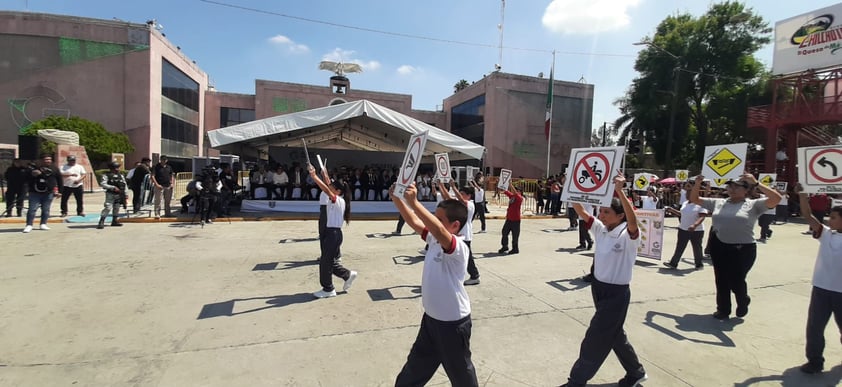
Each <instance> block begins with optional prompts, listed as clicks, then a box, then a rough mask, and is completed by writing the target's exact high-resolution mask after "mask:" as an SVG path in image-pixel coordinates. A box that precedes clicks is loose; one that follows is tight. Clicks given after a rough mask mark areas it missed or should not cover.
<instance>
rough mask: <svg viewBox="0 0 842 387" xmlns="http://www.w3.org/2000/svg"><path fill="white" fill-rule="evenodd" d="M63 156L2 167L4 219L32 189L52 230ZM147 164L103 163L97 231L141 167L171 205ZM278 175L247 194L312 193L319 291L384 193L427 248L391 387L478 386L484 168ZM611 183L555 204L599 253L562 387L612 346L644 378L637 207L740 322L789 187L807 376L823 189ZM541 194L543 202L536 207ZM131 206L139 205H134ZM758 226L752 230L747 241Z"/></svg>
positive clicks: (165, 181)
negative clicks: (448, 172) (458, 173)
mask: <svg viewBox="0 0 842 387" xmlns="http://www.w3.org/2000/svg"><path fill="white" fill-rule="evenodd" d="M66 161H67V163H66V164H65V165H63V166H62V167H60V168H56V167H55V166H54V165H53V163H52V157H51V156H49V155H44V156H42V157H41V158H40V159H39V160H38V162H37V163H35V164H31V165H23V163H22V162H20V160H16V161H15V162H14V163H13V165H12V166H11V167H10V168H9V169H8V170H7V171H6V175H5V177H6V180H7V181H14V182H21V183H22V185H15V187H12V186H10V187H9V190H8V192H7V196H6V197H7V198H9V200H8V201H7V210H6V216H12V212H13V211H16V212H15V213H16V214H17V216H20V215H21V210H22V209H21V207H22V200H23V199H22V197H23V196H22V195H21V189H22V188H21V187H27V189H28V190H29V192H28V197H29V211H27V215H26V216H27V224H26V228H25V229H24V232H25V233H28V232H30V231H31V230H32V229H33V223H34V218H35V214H36V212H37V210H38V209H39V208H40V210H41V223H40V226H39V227H40V228H41V229H42V230H49V227H48V226H47V219H48V218H49V207H50V204H51V201H52V200H53V198H54V197H56V196H63V197H69V196H71V195H72V196H74V197H77V200H80V199H81V197H80V196H77V193H76V191H75V189H76V187H77V185H78V184H79V183H80V182H81V181H83V180H82V178H83V176H84V172H83V171H82V172H80V171H77V170H76V168H74V165H75V158H73V157H72V156H71V157H68V159H67V160H66ZM149 162H150V160H148V159H146V158H144V159H143V160H141V161H140V162H139V163H137V165H136V166H135V168H133V169H132V170H131V171H130V173H129V175H128V178H127V177H126V176H123V174H122V173H121V172H120V167H121V165H120V164H119V163H117V162H112V163H110V164H109V171H108V172H106V173H105V174H103V176H102V179H101V181H100V185H101V187H102V188H103V189H105V190H106V199H105V203H104V208H103V210H102V212H101V216H100V221H99V225H98V228H103V227H104V223H105V220H106V218H107V216H108V215H111V217H112V223H111V225H112V226H120V223H119V222H118V221H117V216H118V215H119V208H120V207H121V206H125V205H126V203H127V195H126V193H127V190H128V189H132V190H135V188H137V183H135V182H136V181H145V180H146V179H147V178H146V176H147V175H148V176H149V178H148V179H149V180H150V181H151V183H152V185H153V190H154V195H155V215H156V216H159V214H160V211H161V202H162V201H163V203H164V209H165V211H166V213H167V214H169V212H170V208H169V202H170V200H171V195H172V187H173V183H174V173H173V172H172V168H169V167H168V165H167V158H166V157H165V156H162V157H161V159H160V161H159V163H158V164H156V165H155V166H154V167H150V166H149ZM274 170H275V172H274V173H271V174H269V173H268V172H267V168H265V167H259V168H256V169H255V171H253V173H252V174H251V176H250V180H251V181H252V190H251V191H252V192H253V193H254V191H255V190H256V188H264V189H265V190H266V191H267V192H268V193H269V195H277V200H290V199H296V198H298V199H309V198H313V196H316V197H318V199H319V200H320V204H321V211H320V219H319V241H320V243H319V245H320V250H321V253H320V256H319V284H320V289H319V290H318V291H317V292H315V293H314V296H315V297H317V298H328V297H335V296H336V295H337V291H336V288H335V287H334V285H333V281H332V278H333V276H336V277H339V278H340V279H342V280H344V285H343V288H342V290H343V291H344V292H347V291H349V290H350V289H351V286H352V285H353V283H354V281H355V280H356V279H357V277H358V273H357V272H356V271H353V270H349V269H347V268H345V267H344V266H343V265H342V263H341V245H342V243H343V234H342V227H343V225H344V224H347V223H349V222H350V220H351V213H352V212H351V207H352V202H353V201H355V200H391V201H392V202H393V203H394V205H395V207H396V209H397V210H398V212H399V213H400V219H399V223H398V229H397V230H396V232H397V233H400V228H401V226H402V225H403V223H404V222H405V223H406V224H407V225H409V226H410V227H411V228H412V229H413V230H414V231H415V232H417V233H418V234H419V235H420V236H421V239H422V240H424V241H425V242H426V244H427V247H426V248H425V249H424V250H423V254H424V256H425V257H424V269H423V274H422V280H421V283H422V305H423V308H424V314H423V316H422V318H421V322H420V327H419V335H418V337H417V338H416V341H415V343H414V344H413V345H412V349H411V350H410V353H409V356H408V358H407V361H406V364H405V365H404V367H403V369H402V370H401V371H400V373H399V374H398V376H397V380H396V385H399V386H404V385H423V384H425V383H426V382H427V381H429V380H430V378H431V377H432V375H433V374H434V372H435V370H436V369H437V368H438V367H439V366H440V365H443V366H444V368H445V372H446V373H447V376H448V378H449V379H450V381H451V383H453V384H454V385H468V386H475V385H477V380H476V371H475V369H474V365H473V363H472V361H471V351H470V334H471V315H470V313H471V305H470V299H469V297H468V294H467V292H466V291H465V286H469V285H479V284H480V270H479V268H478V267H477V265H476V262H475V261H474V257H473V253H472V250H473V248H475V247H476V246H472V239H473V236H472V235H473V234H474V230H473V221H474V220H475V219H480V220H481V224H482V228H481V229H480V230H479V231H477V232H484V231H485V226H486V225H485V221H484V218H480V217H479V216H478V213H480V212H482V213H484V212H485V208H484V204H485V197H484V189H483V187H484V186H485V179H484V176H483V175H482V174H481V173H479V174H477V175H476V176H474V177H473V178H472V179H468V181H467V183H466V184H463V185H459V184H458V183H456V182H449V183H443V182H442V181H439V180H437V179H434V178H433V177H432V173H430V172H424V173H421V174H419V176H418V178H417V179H416V181H415V183H413V184H411V185H410V186H409V187H407V189H406V191H405V193H404V194H403V198H398V197H396V196H395V195H394V194H393V189H394V183H395V173H394V170H392V169H389V168H384V169H381V170H378V169H375V168H361V169H350V168H340V169H338V170H335V172H334V173H330V172H328V171H325V170H323V171H321V176H319V174H317V172H316V169H315V168H314V167H313V166H312V165H309V164H308V165H307V166H306V169H302V168H301V167H300V166H298V165H294V166H293V167H292V168H291V171H292V172H291V174H292V176H293V178H292V179H290V175H289V174H286V173H285V171H286V169H285V168H284V167H282V166H281V167H276V168H274ZM267 181H272V183H271V184H268V183H266V182H267ZM276 182H277V183H276ZM372 182H373V183H372ZM563 183H564V176H556V177H554V178H551V179H548V180H547V181H546V183H544V182H541V181H539V182H538V189H536V190H535V193H534V194H535V196H536V197H535V199H536V201H535V202H536V212H537V213H549V214H559V213H560V212H561V207H562V204H563V203H561V201H560V196H561V195H560V194H561V187H562V185H563ZM613 183H614V196H615V197H614V199H613V200H612V202H611V205H610V206H606V207H599V208H596V207H589V206H584V205H581V204H579V203H564V204H566V205H567V208H566V210H565V212H567V215H568V216H569V219H570V222H571V227H575V228H578V229H579V243H580V244H579V246H578V248H580V249H591V248H594V249H595V251H594V262H593V265H592V266H591V273H590V274H589V276H588V277H587V278H586V280H587V281H588V282H590V283H591V292H592V295H593V300H594V305H595V307H596V311H595V314H594V317H593V318H592V319H591V321H590V325H589V327H588V329H587V331H586V333H585V337H584V338H583V340H582V344H581V347H580V350H579V356H578V359H577V360H576V362H575V363H574V365H573V367H572V369H571V371H570V375H569V378H568V382H567V383H566V384H565V386H584V385H585V383H587V382H588V381H589V380H590V379H591V378H592V377H593V376H594V375H595V374H596V372H597V371H598V370H599V368H600V367H601V365H602V363H603V362H604V361H605V359H606V358H607V356H608V354H609V353H610V352H612V351H613V352H614V353H615V354H616V355H617V357H618V358H619V360H620V363H621V365H622V366H623V368H624V369H625V371H626V375H625V376H624V377H623V379H621V380H620V381H619V382H618V385H620V386H637V385H639V384H640V383H641V382H642V381H644V380H646V379H647V377H648V376H647V374H646V371H645V369H644V367H643V365H642V364H641V363H640V361H639V359H638V357H637V355H636V353H635V350H634V348H633V347H632V345H631V344H630V343H629V340H628V337H627V335H626V333H625V331H624V329H623V325H624V322H625V319H626V315H627V312H628V307H629V303H630V298H631V293H630V288H629V284H630V282H631V280H632V271H633V268H634V263H635V260H636V256H637V249H638V245H639V244H640V233H639V231H638V227H637V221H636V216H635V212H636V211H637V209H639V208H640V209H657V208H665V209H666V212H667V213H669V214H671V215H674V216H677V217H679V225H678V230H677V232H678V238H677V240H678V242H677V244H676V247H675V252H674V253H673V255H672V256H671V257H670V259H669V260H667V261H664V262H663V264H664V265H665V266H666V267H667V269H669V270H674V269H677V268H678V264H679V263H680V261H681V258H682V255H683V253H684V250H685V249H686V246H687V244H688V243H689V244H691V246H692V249H693V258H694V260H693V264H694V266H695V269H702V268H704V267H705V265H704V262H703V260H704V259H705V258H706V257H707V256H709V257H710V259H711V261H712V266H713V271H714V285H715V289H716V296H715V305H716V309H715V311H714V312H713V314H712V316H713V317H714V318H716V319H719V320H725V319H729V318H730V316H731V314H732V312H734V314H735V315H736V316H737V317H739V318H745V317H746V316H747V315H748V313H749V306H750V304H751V301H752V300H751V297H750V295H749V294H748V289H749V287H748V285H747V281H746V278H747V275H748V273H749V272H750V270H751V269H752V267H753V265H754V263H755V261H756V259H757V243H758V242H766V241H767V240H768V239H769V238H771V236H772V230H771V228H770V226H771V225H772V224H773V223H774V221H775V219H776V216H777V215H779V214H778V211H776V210H777V209H778V207H781V206H783V205H781V206H779V204H781V203H786V204H785V206H786V208H787V209H786V211H784V212H785V213H787V215H788V214H789V213H791V210H790V207H789V206H790V204H789V200H788V199H791V198H792V197H793V196H794V197H795V198H797V207H796V208H797V209H798V211H799V212H800V215H801V217H803V218H804V219H805V220H806V221H807V223H808V225H809V230H808V233H809V234H810V235H812V236H813V237H814V238H816V239H817V240H818V241H819V244H820V248H819V253H818V258H817V261H816V266H815V267H816V269H815V273H814V277H813V292H812V295H811V299H810V306H809V314H808V322H807V340H806V356H807V363H805V364H804V365H802V366H801V368H800V369H801V371H803V372H805V373H817V372H821V371H822V370H823V367H824V358H823V356H822V353H823V350H824V330H825V327H826V325H827V323H828V321H829V318H830V315H831V314H835V315H836V319H837V324H838V323H839V321H840V316H842V286H840V285H839V283H840V282H839V281H838V277H839V276H840V275H842V261H840V260H839V257H842V234H840V232H842V206H832V205H831V203H832V202H831V199H832V198H830V197H828V196H827V195H823V194H819V195H807V194H804V193H802V192H800V188H799V187H798V186H796V187H792V190H791V191H789V192H779V191H777V190H775V189H773V188H770V187H767V186H764V185H761V184H759V183H758V182H757V179H756V178H755V176H753V175H752V174H744V175H742V176H741V177H740V178H739V179H736V180H730V181H728V182H727V183H726V184H725V186H724V188H723V189H714V188H711V187H710V186H709V184H708V183H706V182H705V181H704V178H703V177H702V176H697V177H696V178H695V179H694V180H693V181H688V182H685V183H683V184H681V185H677V186H676V188H678V189H679V191H677V192H672V191H674V189H673V188H672V187H671V188H670V190H669V191H670V192H671V193H670V195H673V194H674V195H675V196H676V197H677V199H678V200H676V201H677V203H672V204H670V203H668V202H666V201H667V200H666V199H665V197H664V196H662V195H659V189H657V188H655V189H652V190H649V191H647V192H644V193H638V192H634V191H630V190H629V189H628V187H627V186H626V177H625V176H623V174H622V173H621V172H620V171H618V172H617V175H616V176H615V177H614V179H613ZM267 184H268V185H267ZM310 184H312V185H313V186H314V189H315V190H316V191H315V192H310V193H308V195H309V196H308V195H305V194H304V193H303V192H304V191H305V189H306V188H308V185H310ZM240 188H241V187H239V185H238V183H237V179H236V178H235V177H234V173H233V171H232V170H231V166H230V165H227V164H222V165H221V166H220V168H219V169H214V168H213V167H210V168H205V169H203V170H202V171H201V172H198V173H195V174H194V179H193V182H191V184H190V185H189V186H188V195H187V196H185V197H184V198H182V200H181V203H182V206H183V208H182V211H183V212H186V208H184V207H186V206H187V205H188V204H189V203H190V202H191V201H192V202H193V203H194V205H196V206H197V213H198V214H200V215H201V217H202V220H203V221H204V222H208V223H210V222H212V221H213V218H214V217H215V216H216V215H224V214H227V212H228V211H229V205H228V204H229V202H230V200H231V198H232V195H233V193H234V192H236V191H237V190H239V189H240ZM296 189H298V191H296ZM378 190H380V192H378ZM500 192H502V193H503V194H504V195H506V196H507V197H508V199H509V202H508V207H507V211H506V220H505V222H504V224H503V226H502V230H501V234H502V235H501V240H500V245H501V247H500V249H499V250H498V253H499V254H518V253H519V246H518V239H519V234H520V222H521V212H522V210H521V207H522V204H523V200H524V197H523V191H522V186H521V185H520V184H519V183H514V184H511V185H510V186H509V187H508V188H506V189H504V190H501V191H500ZM545 195H546V196H545ZM544 198H547V199H548V200H547V201H546V202H544V200H543V199H544ZM314 199H315V198H314ZM421 200H434V201H436V202H437V204H436V209H435V211H434V212H432V213H431V212H429V211H428V210H427V209H426V208H425V207H424V206H423V205H422V204H421V202H420V201H421ZM670 200H671V199H670ZM133 206H135V208H137V207H136V204H134V202H133ZM61 208H62V212H63V215H65V214H64V212H66V211H67V209H68V207H67V202H66V201H63V203H62V206H61ZM83 210H84V208H83V207H82V206H81V205H80V204H79V202H77V207H76V212H77V214H82V213H83V212H82V211H83ZM828 214H829V215H830V216H829V220H828V222H827V224H825V223H824V217H825V216H826V215H828ZM706 218H711V223H710V226H709V228H708V230H707V231H708V239H707V242H706V246H705V247H704V248H703V247H702V241H703V239H704V233H705V226H704V222H705V219H706ZM784 220H786V218H785V219H784ZM574 222H575V223H574ZM758 225H759V226H760V230H759V236H760V237H759V238H755V228H756V227H758ZM510 236H511V244H510V243H509V242H510V239H509V238H510ZM732 294H733V297H734V298H733V301H734V303H732ZM734 304H735V307H733V308H732V306H734ZM457 344H458V345H457Z"/></svg>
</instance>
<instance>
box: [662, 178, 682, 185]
mask: <svg viewBox="0 0 842 387" xmlns="http://www.w3.org/2000/svg"><path fill="white" fill-rule="evenodd" d="M658 183H661V184H678V183H680V181H677V180H675V178H674V177H668V178H666V179H661V180H660V181H659V182H658Z"/></svg>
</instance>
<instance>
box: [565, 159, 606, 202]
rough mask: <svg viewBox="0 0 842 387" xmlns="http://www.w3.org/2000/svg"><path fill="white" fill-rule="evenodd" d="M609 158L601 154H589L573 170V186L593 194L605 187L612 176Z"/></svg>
mask: <svg viewBox="0 0 842 387" xmlns="http://www.w3.org/2000/svg"><path fill="white" fill-rule="evenodd" d="M608 167H609V163H608V158H607V157H605V155H603V154H601V153H589V154H587V155H585V157H582V158H581V159H580V160H579V162H578V163H577V164H576V166H575V167H574V168H573V176H571V177H572V178H573V184H574V185H575V186H576V188H578V189H579V190H580V191H581V192H593V191H596V190H597V189H599V188H600V187H602V186H603V185H605V182H606V181H608V178H609V177H610V176H611V170H610V169H607V168H608Z"/></svg>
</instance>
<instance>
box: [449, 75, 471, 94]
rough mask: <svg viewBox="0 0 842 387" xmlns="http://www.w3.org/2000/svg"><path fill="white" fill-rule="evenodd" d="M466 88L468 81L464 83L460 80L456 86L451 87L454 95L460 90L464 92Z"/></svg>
mask: <svg viewBox="0 0 842 387" xmlns="http://www.w3.org/2000/svg"><path fill="white" fill-rule="evenodd" d="M468 86H470V85H469V84H468V81H466V80H464V79H460V80H459V82H456V84H455V85H453V93H454V94H455V93H458V92H460V91H462V90H465V89H466V88H467V87H468Z"/></svg>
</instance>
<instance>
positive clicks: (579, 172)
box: [561, 147, 625, 206]
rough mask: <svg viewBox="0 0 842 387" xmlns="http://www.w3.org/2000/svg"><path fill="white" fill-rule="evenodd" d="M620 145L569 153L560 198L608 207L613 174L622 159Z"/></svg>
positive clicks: (580, 149) (574, 150)
mask: <svg viewBox="0 0 842 387" xmlns="http://www.w3.org/2000/svg"><path fill="white" fill-rule="evenodd" d="M624 153H625V149H624V148H623V147H606V148H576V149H573V150H571V152H570V175H568V176H567V180H566V181H565V182H564V187H563V188H562V192H561V200H563V201H570V202H577V203H584V204H593V205H599V206H608V205H610V204H611V198H612V197H613V196H614V186H613V184H612V183H611V181H612V180H613V176H614V175H615V174H616V171H617V169H619V168H620V164H621V162H622V160H623V155H624Z"/></svg>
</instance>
